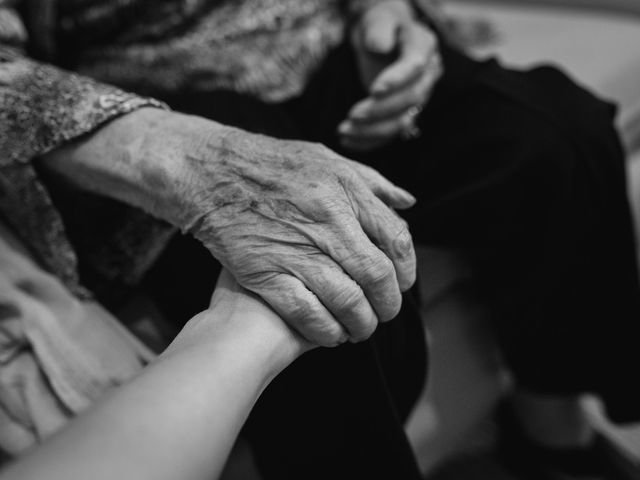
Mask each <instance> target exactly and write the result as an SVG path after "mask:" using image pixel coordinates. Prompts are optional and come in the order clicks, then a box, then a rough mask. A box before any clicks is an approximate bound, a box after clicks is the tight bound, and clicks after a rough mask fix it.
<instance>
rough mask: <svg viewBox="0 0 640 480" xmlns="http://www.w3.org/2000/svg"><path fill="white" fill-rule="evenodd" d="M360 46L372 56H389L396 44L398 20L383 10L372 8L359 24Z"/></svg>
mask: <svg viewBox="0 0 640 480" xmlns="http://www.w3.org/2000/svg"><path fill="white" fill-rule="evenodd" d="M361 26H362V27H361V28H362V29H361V35H362V37H361V38H362V46H363V47H364V49H365V50H367V51H368V52H370V53H374V54H381V55H385V54H389V53H392V51H393V49H394V48H395V46H396V44H397V35H398V29H399V27H400V22H399V21H398V18H397V17H396V16H395V15H393V14H391V12H389V11H388V10H387V9H385V8H372V9H371V10H369V11H368V12H366V13H365V14H364V16H363V18H362V23H361Z"/></svg>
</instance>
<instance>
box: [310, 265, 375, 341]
mask: <svg viewBox="0 0 640 480" xmlns="http://www.w3.org/2000/svg"><path fill="white" fill-rule="evenodd" d="M302 275H303V278H301V280H303V282H304V283H305V284H306V285H307V287H308V288H309V289H310V290H311V291H313V292H314V293H315V295H316V296H317V297H318V299H319V300H320V301H321V302H322V303H323V305H324V306H325V307H326V308H327V309H328V310H329V311H330V312H331V313H332V314H333V316H334V318H335V319H336V320H337V321H338V322H340V323H341V324H342V326H343V327H344V328H345V330H347V332H348V333H349V339H350V341H352V342H360V341H362V340H366V339H367V338H369V337H370V336H371V334H373V332H374V331H375V330H376V327H377V326H378V316H377V315H376V313H375V312H374V310H373V307H372V306H371V304H370V303H369V301H368V300H367V297H366V296H365V294H364V292H363V291H362V288H360V286H358V285H357V284H356V283H355V282H354V281H353V280H352V279H351V278H350V277H349V276H348V275H347V274H345V272H344V270H342V269H341V268H340V267H339V266H338V265H337V264H336V263H335V262H334V261H333V260H332V259H331V258H329V257H327V256H322V257H317V258H315V259H314V262H313V264H312V265H310V266H307V267H306V268H305V269H304V272H303V274H302Z"/></svg>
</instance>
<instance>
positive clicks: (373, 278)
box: [363, 254, 394, 285]
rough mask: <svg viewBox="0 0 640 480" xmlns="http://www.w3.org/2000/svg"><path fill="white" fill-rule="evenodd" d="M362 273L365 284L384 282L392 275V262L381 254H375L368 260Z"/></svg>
mask: <svg viewBox="0 0 640 480" xmlns="http://www.w3.org/2000/svg"><path fill="white" fill-rule="evenodd" d="M363 273H364V279H365V280H364V281H365V283H367V284H370V285H377V284H380V283H386V282H388V281H389V279H390V278H391V277H392V276H393V275H394V268H393V262H392V261H391V260H390V259H389V258H388V257H387V256H385V255H383V254H380V255H376V256H375V258H371V259H370V260H369V262H368V265H367V266H366V268H365V270H364V272H363Z"/></svg>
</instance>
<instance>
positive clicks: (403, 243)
mask: <svg viewBox="0 0 640 480" xmlns="http://www.w3.org/2000/svg"><path fill="white" fill-rule="evenodd" d="M393 251H394V252H395V254H396V255H397V256H399V257H400V258H403V259H404V258H408V257H412V256H414V255H415V253H414V251H415V249H414V247H413V237H412V236H411V232H409V229H408V228H406V226H404V225H403V227H402V229H401V230H400V232H399V233H398V235H396V238H394V240H393Z"/></svg>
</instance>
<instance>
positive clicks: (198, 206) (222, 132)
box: [137, 114, 416, 346]
mask: <svg viewBox="0 0 640 480" xmlns="http://www.w3.org/2000/svg"><path fill="white" fill-rule="evenodd" d="M165 115H172V116H171V117H170V120H169V121H168V122H167V121H160V122H155V127H154V128H155V132H151V134H150V135H147V138H148V139H149V140H148V141H146V142H143V146H142V149H143V151H144V152H145V153H143V157H144V158H145V159H146V160H144V161H143V162H142V163H143V167H144V169H145V172H146V174H145V177H144V178H145V181H146V182H147V183H149V184H152V185H154V190H155V191H157V190H159V189H160V190H162V191H164V192H165V194H164V195H165V198H163V199H162V201H160V202H159V203H158V205H156V207H155V210H157V213H156V214H157V215H158V216H162V217H163V218H165V219H166V220H168V221H169V222H171V223H173V224H174V225H177V226H179V227H181V228H182V229H183V230H184V231H187V232H190V233H192V234H193V235H194V236H195V237H196V238H197V239H199V240H200V241H201V242H202V243H203V244H204V245H205V246H206V247H207V248H208V249H209V250H210V251H211V253H212V254H213V255H214V256H215V257H216V258H217V259H218V260H220V261H221V263H222V264H223V265H224V266H225V267H226V268H228V269H229V271H230V272H231V273H232V274H233V276H234V277H235V278H236V280H237V281H238V283H239V284H240V285H242V286H243V287H244V288H246V289H248V290H250V291H252V292H254V293H256V294H258V295H259V296H261V297H262V298H263V299H264V300H266V301H267V302H268V303H269V304H270V305H271V306H272V308H273V309H274V310H275V311H276V312H277V313H278V314H280V315H281V316H282V317H283V318H284V319H285V320H286V321H287V322H288V323H289V324H290V325H291V326H292V327H293V328H294V329H295V330H297V331H298V332H299V333H300V334H301V335H302V336H304V337H305V338H306V339H308V340H309V341H311V342H313V343H314V344H318V345H323V346H333V345H337V344H339V343H341V342H344V341H346V340H351V341H360V340H363V339H366V338H367V337H369V336H370V335H371V334H372V333H373V331H374V330H375V329H376V326H377V325H378V322H382V321H387V320H390V319H392V318H393V317H394V316H395V315H397V313H398V311H399V309H400V305H401V295H400V292H401V291H402V290H406V289H407V288H409V287H410V286H411V285H412V284H413V282H414V281H415V270H416V260H415V252H414V249H413V243H412V239H411V235H410V234H409V231H408V229H407V226H406V223H405V222H404V221H403V220H402V219H400V218H399V217H398V216H397V214H396V213H395V212H394V211H393V208H407V207H409V206H411V205H412V204H413V203H414V202H415V199H414V198H413V197H412V196H411V195H410V194H408V193H407V192H405V191H404V190H402V189H400V188H398V187H395V186H394V185H393V184H391V183H390V182H389V181H387V180H386V179H384V178H383V177H382V176H381V175H380V174H378V173H377V172H376V171H374V170H372V169H371V168H369V167H366V166H363V165H361V164H358V163H356V162H353V161H350V160H347V159H345V158H343V157H340V156H339V155H337V154H336V153H334V152H332V151H331V150H329V149H327V148H326V147H324V146H322V145H320V144H313V143H308V142H299V141H283V140H277V139H273V138H270V137H266V136H263V135H255V134H250V133H247V132H244V131H242V130H238V129H234V128H229V127H221V126H219V125H217V124H214V123H213V122H209V121H207V120H204V119H200V118H198V117H191V116H186V115H178V114H165ZM213 126H215V128H213ZM152 130H153V129H152ZM167 132H171V136H168V135H167ZM171 138H172V139H173V140H171ZM158 139H165V140H160V144H159V140H158ZM137 154H139V152H138V153H137ZM159 155H161V156H162V157H163V158H164V159H165V160H167V161H163V160H159ZM163 165H168V167H167V168H163Z"/></svg>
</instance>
